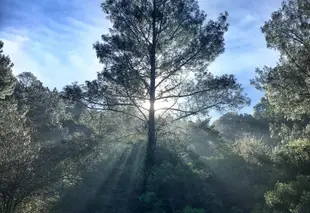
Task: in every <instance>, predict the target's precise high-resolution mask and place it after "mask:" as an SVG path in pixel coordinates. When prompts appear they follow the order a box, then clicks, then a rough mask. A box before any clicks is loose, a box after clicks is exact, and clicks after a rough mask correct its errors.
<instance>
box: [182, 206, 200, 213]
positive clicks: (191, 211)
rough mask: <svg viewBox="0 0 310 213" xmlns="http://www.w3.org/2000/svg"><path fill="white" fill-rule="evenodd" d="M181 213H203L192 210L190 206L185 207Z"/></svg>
mask: <svg viewBox="0 0 310 213" xmlns="http://www.w3.org/2000/svg"><path fill="white" fill-rule="evenodd" d="M182 213H205V211H204V210H203V209H194V208H192V207H190V206H187V207H186V208H185V209H184V210H183V212H182Z"/></svg>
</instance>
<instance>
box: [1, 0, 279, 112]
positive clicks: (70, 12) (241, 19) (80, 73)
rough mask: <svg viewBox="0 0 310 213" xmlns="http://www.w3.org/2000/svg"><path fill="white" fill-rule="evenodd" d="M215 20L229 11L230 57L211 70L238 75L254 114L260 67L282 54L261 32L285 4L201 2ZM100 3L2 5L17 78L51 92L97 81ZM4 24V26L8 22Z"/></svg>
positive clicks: (102, 25)
mask: <svg viewBox="0 0 310 213" xmlns="http://www.w3.org/2000/svg"><path fill="white" fill-rule="evenodd" d="M199 3H200V6H201V9H203V10H205V11H206V12H207V14H208V15H209V17H210V18H216V17H217V15H218V14H219V13H220V12H223V11H225V10H226V11H228V13H229V19H228V22H229V23H230V28H229V31H228V33H227V34H226V35H225V38H226V51H225V53H224V54H223V55H221V56H220V57H219V58H218V59H217V60H216V61H215V62H214V63H213V64H212V65H211V66H210V68H209V70H210V71H211V72H213V73H215V74H223V73H233V74H235V75H236V76H237V78H238V80H239V82H240V83H242V84H243V86H244V87H245V90H246V92H247V93H248V95H249V96H250V97H251V99H252V105H251V106H250V107H247V108H245V109H243V112H252V106H253V105H255V104H256V103H257V102H258V101H259V99H260V97H261V94H260V93H259V92H258V91H256V90H255V89H254V88H253V87H252V86H250V84H249V79H251V78H253V77H254V70H255V68H256V67H262V66H264V65H270V66H273V65H275V64H276V62H277V59H278V53H276V52H274V51H272V50H268V49H267V48H266V44H265V40H264V36H263V34H262V33H261V31H260V27H261V26H262V25H263V23H264V22H265V21H267V20H268V19H269V17H270V15H271V12H273V11H274V10H277V9H278V8H279V7H280V4H281V0H260V1H254V0H200V1H199ZM100 4H101V1H100V0H27V1H23V0H2V2H1V7H2V8H1V9H2V12H1V13H2V14H1V17H0V39H1V40H3V41H4V51H5V53H6V54H8V55H10V57H11V59H12V61H13V62H14V64H15V66H14V72H15V74H18V73H20V72H23V71H30V72H32V73H34V74H35V75H36V76H37V77H38V78H39V79H40V80H41V81H42V82H43V83H44V84H45V85H47V86H49V87H50V88H54V87H57V88H58V89H61V88H62V87H63V86H65V85H67V84H70V83H71V82H73V81H80V82H82V81H84V80H86V79H89V80H90V79H93V78H95V77H96V72H97V71H100V70H101V65H100V64H99V63H98V60H97V58H96V55H95V51H94V50H93V48H92V44H93V43H94V42H96V41H97V40H99V39H100V36H101V34H103V33H105V32H107V28H108V27H109V26H110V23H109V22H108V21H107V20H106V19H105V15H104V13H103V12H102V11H101V8H100ZM3 20H4V21H3Z"/></svg>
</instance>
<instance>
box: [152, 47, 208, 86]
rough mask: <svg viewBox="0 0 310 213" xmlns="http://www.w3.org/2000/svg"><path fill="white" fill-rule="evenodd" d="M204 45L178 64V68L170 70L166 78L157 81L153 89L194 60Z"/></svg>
mask: <svg viewBox="0 0 310 213" xmlns="http://www.w3.org/2000/svg"><path fill="white" fill-rule="evenodd" d="M203 47H204V45H203V46H201V47H200V48H199V50H197V52H196V53H195V54H193V55H192V56H191V57H189V58H188V59H187V60H185V61H184V62H183V63H182V64H180V65H179V66H177V67H176V68H175V69H174V70H172V71H171V72H170V73H169V74H168V75H167V76H166V77H164V78H163V79H162V80H161V81H159V83H158V84H157V85H156V86H155V88H157V87H158V86H160V85H161V84H162V83H163V82H164V81H166V80H167V79H168V78H170V77H171V76H172V75H174V74H175V73H176V72H177V71H179V69H181V68H182V67H183V66H185V65H186V64H187V63H188V62H190V61H191V60H192V59H194V58H195V57H196V56H197V55H198V54H199V53H200V52H201V50H202V49H203Z"/></svg>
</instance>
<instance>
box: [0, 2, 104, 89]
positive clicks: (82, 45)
mask: <svg viewBox="0 0 310 213" xmlns="http://www.w3.org/2000/svg"><path fill="white" fill-rule="evenodd" d="M5 7H6V8H7V10H10V11H11V12H10V13H6V16H7V18H8V20H9V21H8V22H7V23H6V25H4V26H1V27H2V30H1V33H0V39H2V40H4V43H5V46H4V50H5V52H6V53H7V54H9V55H10V57H11V58H12V61H13V62H14V64H15V66H14V72H15V73H16V74H17V73H20V72H23V71H31V72H33V73H34V74H35V75H36V76H38V77H39V78H40V80H42V81H43V82H44V83H45V84H46V85H47V86H49V87H51V88H53V87H58V88H61V87H63V86H64V85H66V84H69V83H70V82H72V81H83V80H85V79H93V78H94V77H95V75H96V72H97V71H100V70H101V66H100V65H99V63H98V60H97V59H96V55H95V51H94V50H93V48H92V44H93V43H94V42H95V41H97V40H99V39H100V35H101V34H102V33H104V32H105V31H106V30H107V28H108V27H109V22H107V20H106V19H105V17H104V14H103V13H102V12H101V8H100V1H92V4H87V3H86V4H85V1H82V0H73V1H60V0H57V1H49V0H44V1H39V0H30V1H27V4H25V1H18V0H12V1H11V2H7V3H6V6H5ZM13 8H16V9H15V10H14V9H13Z"/></svg>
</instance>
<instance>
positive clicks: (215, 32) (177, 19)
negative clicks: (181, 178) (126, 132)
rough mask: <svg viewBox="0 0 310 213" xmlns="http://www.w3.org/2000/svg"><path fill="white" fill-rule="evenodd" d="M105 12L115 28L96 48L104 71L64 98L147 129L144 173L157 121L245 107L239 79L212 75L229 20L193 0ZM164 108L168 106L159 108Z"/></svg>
mask: <svg viewBox="0 0 310 213" xmlns="http://www.w3.org/2000/svg"><path fill="white" fill-rule="evenodd" d="M102 8H103V10H104V12H105V13H106V14H107V15H108V19H109V20H110V21H111V22H112V28H111V29H110V31H109V33H107V34H104V35H102V42H97V43H96V44H95V45H94V48H95V50H96V52H97V57H98V58H99V60H100V62H101V63H102V64H103V71H102V72H100V73H98V77H97V79H96V80H94V81H88V82H86V84H85V85H77V84H73V85H71V86H68V87H66V88H65V95H66V96H67V97H69V98H70V99H73V100H79V101H82V102H84V103H85V104H86V105H88V106H90V107H93V108H96V109H98V108H99V109H101V110H112V111H115V112H122V113H126V114H129V115H131V116H133V117H136V118H138V119H140V120H142V121H144V122H146V123H147V126H148V146H147V155H146V156H147V157H146V168H151V167H152V165H153V162H154V158H155V147H156V125H155V121H156V118H157V116H158V117H163V116H164V115H165V114H166V113H168V112H170V113H173V114H174V118H175V119H181V118H185V117H188V116H191V115H197V114H200V113H207V112H208V111H209V110H210V109H218V110H221V109H225V108H227V107H238V106H242V105H244V104H246V103H247V102H248V99H247V98H246V97H245V96H244V95H243V93H242V92H243V89H242V87H241V86H240V85H239V84H237V83H236V79H235V77H234V76H232V75H224V76H220V77H218V76H214V75H212V74H211V73H210V72H208V70H207V67H208V65H209V64H210V63H211V62H212V61H214V60H215V58H216V57H217V56H218V55H219V54H221V53H223V52H224V37H223V36H224V33H225V32H226V31H227V29H228V24H227V23H226V19H227V14H226V13H225V14H220V16H219V17H218V19H217V20H216V21H213V20H207V15H206V14H205V13H204V12H203V11H201V10H200V9H199V5H198V3H197V1H195V0H131V1H128V0H106V1H105V2H104V3H103V4H102ZM163 101H165V102H167V103H171V106H170V107H162V108H160V109H159V108H158V107H156V108H155V104H156V103H160V102H163ZM146 102H149V108H146V107H145V103H146ZM155 113H156V115H155Z"/></svg>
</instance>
